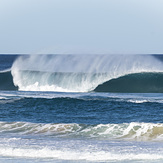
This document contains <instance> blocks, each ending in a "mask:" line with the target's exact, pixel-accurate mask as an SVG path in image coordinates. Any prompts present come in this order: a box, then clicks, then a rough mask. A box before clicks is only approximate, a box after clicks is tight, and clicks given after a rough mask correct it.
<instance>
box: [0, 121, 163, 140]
mask: <svg viewBox="0 0 163 163" xmlns="http://www.w3.org/2000/svg"><path fill="white" fill-rule="evenodd" d="M0 133H1V134H6V133H7V134H16V135H18V134H24V135H29V134H34V135H35V134H36V135H38V134H39V135H46V136H59V137H60V136H62V137H63V136H64V137H74V138H75V137H77V138H80V137H82V138H83V137H87V138H96V139H127V140H134V141H153V140H154V141H163V124H162V123H143V122H142V123H138V122H131V123H121V124H97V125H87V124H77V123H70V124H69V123H67V124H64V123H59V124H54V123H49V124H48V123H46V124H44V123H29V122H0Z"/></svg>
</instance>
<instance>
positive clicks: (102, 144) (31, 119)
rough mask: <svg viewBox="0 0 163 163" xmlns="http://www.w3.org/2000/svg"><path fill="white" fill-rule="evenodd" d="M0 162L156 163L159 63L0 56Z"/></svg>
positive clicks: (161, 101) (160, 138)
mask: <svg viewBox="0 0 163 163" xmlns="http://www.w3.org/2000/svg"><path fill="white" fill-rule="evenodd" d="M0 162H2V163H11V162H16V163H33V162H36V163H38V162H40V163H45V162H46V163H52V162H57V163H67V162H74V163H76V162H80V163H99V162H100V163H104V162H120V163H124V162H125V163H126V162H129V163H132V162H139V163H140V162H141V163H142V162H148V163H153V162H160V163H161V162H163V56H162V55H71V54H70V55H7V54H5V55H0Z"/></svg>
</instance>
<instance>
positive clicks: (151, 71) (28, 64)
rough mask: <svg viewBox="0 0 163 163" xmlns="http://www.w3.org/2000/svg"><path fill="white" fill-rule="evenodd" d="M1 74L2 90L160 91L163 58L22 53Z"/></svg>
mask: <svg viewBox="0 0 163 163" xmlns="http://www.w3.org/2000/svg"><path fill="white" fill-rule="evenodd" d="M11 74H12V75H11ZM0 76H1V78H0V89H1V90H17V89H18V90H22V91H55V92H90V91H97V92H131V93H135V92H141V93H148V92H150V93H162V92H163V84H162V83H163V62H162V58H161V59H160V57H156V56H153V55H130V56H129V55H31V56H21V57H19V58H18V59H17V60H16V61H15V62H14V64H13V66H12V68H11V72H10V71H6V72H1V73H0Z"/></svg>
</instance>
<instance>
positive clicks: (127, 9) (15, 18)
mask: <svg viewBox="0 0 163 163" xmlns="http://www.w3.org/2000/svg"><path fill="white" fill-rule="evenodd" d="M15 53H16V54H161V53H162V54H163V0H0V54H15Z"/></svg>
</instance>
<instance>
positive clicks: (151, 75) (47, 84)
mask: <svg viewBox="0 0 163 163" xmlns="http://www.w3.org/2000/svg"><path fill="white" fill-rule="evenodd" d="M19 76H21V85H19V90H23V91H56V92H83V87H84V85H85V87H87V91H94V92H119V93H163V73H162V72H160V73H159V72H156V73H155V72H144V73H134V74H128V75H124V76H121V77H118V78H115V79H111V80H109V81H106V82H104V83H102V84H99V85H98V86H97V87H96V88H95V89H94V86H92V83H93V82H94V81H97V80H98V79H99V78H106V77H107V76H108V74H107V73H99V74H93V73H92V74H91V73H90V74H88V73H87V74H86V73H51V72H37V71H21V72H19ZM29 79H30V80H29ZM22 81H23V83H22ZM88 87H89V89H88ZM74 88H75V89H74ZM0 90H18V86H15V85H14V83H13V77H12V75H11V72H10V71H7V72H1V73H0Z"/></svg>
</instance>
